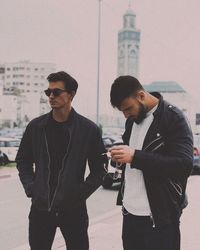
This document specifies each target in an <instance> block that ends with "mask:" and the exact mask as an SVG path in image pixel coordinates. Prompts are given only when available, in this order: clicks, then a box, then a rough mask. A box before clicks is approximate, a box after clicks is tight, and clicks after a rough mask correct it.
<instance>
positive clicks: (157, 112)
mask: <svg viewBox="0 0 200 250" xmlns="http://www.w3.org/2000/svg"><path fill="white" fill-rule="evenodd" d="M150 94H151V95H153V96H154V97H156V98H157V99H159V102H158V107H157V109H156V110H155V112H154V113H153V115H154V116H157V115H158V114H160V112H161V111H162V110H163V106H164V100H163V96H162V95H161V94H160V93H159V92H150Z"/></svg>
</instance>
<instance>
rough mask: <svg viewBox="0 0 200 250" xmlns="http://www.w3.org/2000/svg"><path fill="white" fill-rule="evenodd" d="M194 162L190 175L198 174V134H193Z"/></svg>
mask: <svg viewBox="0 0 200 250" xmlns="http://www.w3.org/2000/svg"><path fill="white" fill-rule="evenodd" d="M193 138H194V161H193V172H192V174H200V134H194V135H193Z"/></svg>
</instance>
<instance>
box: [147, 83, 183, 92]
mask: <svg viewBox="0 0 200 250" xmlns="http://www.w3.org/2000/svg"><path fill="white" fill-rule="evenodd" d="M143 87H144V88H145V89H146V90H147V91H148V92H161V93H177V92H178V93H185V92H186V91H185V90H184V89H183V88H182V87H181V86H180V85H179V84H178V83H177V82H173V81H156V82H152V83H150V84H148V85H143Z"/></svg>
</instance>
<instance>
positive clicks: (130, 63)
mask: <svg viewBox="0 0 200 250" xmlns="http://www.w3.org/2000/svg"><path fill="white" fill-rule="evenodd" d="M135 21H136V14H135V13H134V12H133V10H132V8H131V4H130V2H129V8H128V10H127V11H126V13H125V14H124V16H123V28H122V29H121V30H120V31H119V32H118V76H120V75H131V76H134V77H136V78H137V77H138V73H139V72H138V71H139V68H138V67H139V51H140V31H139V30H137V29H136V24H135Z"/></svg>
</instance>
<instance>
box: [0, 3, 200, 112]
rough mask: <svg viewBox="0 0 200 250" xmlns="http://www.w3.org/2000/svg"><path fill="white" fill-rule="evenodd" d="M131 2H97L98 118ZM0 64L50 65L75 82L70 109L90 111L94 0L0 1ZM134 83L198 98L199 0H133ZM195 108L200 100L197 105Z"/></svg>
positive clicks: (92, 106) (94, 64)
mask: <svg viewBox="0 0 200 250" xmlns="http://www.w3.org/2000/svg"><path fill="white" fill-rule="evenodd" d="M128 2H129V1H128V0H103V1H102V39H101V72H100V73H101V79H100V83H101V93H100V95H101V99H100V103H101V104H102V105H101V113H102V112H105V111H106V110H108V107H109V90H110V86H111V84H112V82H113V80H114V79H115V78H116V74H117V32H118V30H119V29H120V28H122V16H123V14H124V13H125V11H126V10H127V8H128ZM0 3H1V7H0V62H2V63H3V62H5V61H6V62H14V61H18V60H21V59H30V60H31V61H34V62H54V63H56V65H57V70H66V71H68V72H69V73H71V74H72V75H73V76H74V77H75V78H76V79H77V80H78V82H79V92H78V94H77V97H76V101H75V106H76V107H77V109H78V110H79V111H82V112H84V113H91V112H92V113H93V112H95V105H96V72H97V62H96V60H97V13H98V0H46V1H44V0H1V1H0ZM132 7H133V10H134V11H135V12H136V15H137V19H136V25H137V28H138V29H140V30H141V52H140V72H139V79H140V81H141V82H142V83H145V84H146V83H150V82H152V81H156V80H173V81H177V82H178V83H180V84H181V85H182V86H183V87H184V88H185V89H186V90H188V91H189V92H190V93H192V94H193V95H194V96H195V97H198V96H199V95H200V74H199V73H200V14H199V10H200V1H199V0H151V1H150V0H133V1H132ZM199 102H200V101H199Z"/></svg>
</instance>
